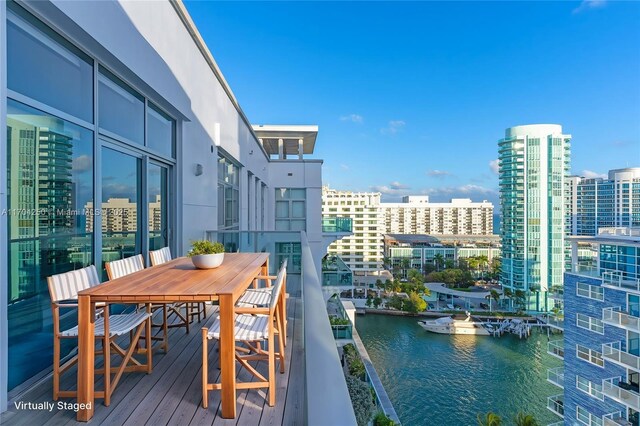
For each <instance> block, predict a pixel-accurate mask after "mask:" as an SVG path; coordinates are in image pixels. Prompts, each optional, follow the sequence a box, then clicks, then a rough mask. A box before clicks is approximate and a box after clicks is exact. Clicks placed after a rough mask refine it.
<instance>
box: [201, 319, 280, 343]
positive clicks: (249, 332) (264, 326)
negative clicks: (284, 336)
mask: <svg viewBox="0 0 640 426" xmlns="http://www.w3.org/2000/svg"><path fill="white" fill-rule="evenodd" d="M235 327H236V331H235V339H236V340H243V341H254V340H264V339H266V338H267V337H268V336H269V316H268V315H245V314H241V315H236V324H235ZM207 337H208V338H209V339H220V317H218V318H216V320H215V321H214V323H213V325H212V326H211V328H210V329H209V333H208V334H207Z"/></svg>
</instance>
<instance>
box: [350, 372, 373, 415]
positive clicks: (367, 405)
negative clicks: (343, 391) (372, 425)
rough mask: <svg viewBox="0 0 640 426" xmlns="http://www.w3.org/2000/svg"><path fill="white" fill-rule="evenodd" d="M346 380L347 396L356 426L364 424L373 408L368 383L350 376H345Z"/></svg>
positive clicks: (371, 413)
mask: <svg viewBox="0 0 640 426" xmlns="http://www.w3.org/2000/svg"><path fill="white" fill-rule="evenodd" d="M346 380H347V389H349V396H350V397H351V405H353V411H354V413H355V415H356V421H357V422H358V426H366V425H367V424H368V423H369V420H370V419H371V417H372V416H373V412H374V410H375V405H373V400H372V399H371V392H370V391H369V385H368V384H366V383H365V382H363V381H362V380H358V379H356V378H355V377H351V376H347V377H346Z"/></svg>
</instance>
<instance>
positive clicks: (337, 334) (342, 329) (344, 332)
mask: <svg viewBox="0 0 640 426" xmlns="http://www.w3.org/2000/svg"><path fill="white" fill-rule="evenodd" d="M331 331H333V338H334V339H336V340H337V339H352V338H353V326H352V325H351V324H345V325H336V324H332V325H331Z"/></svg>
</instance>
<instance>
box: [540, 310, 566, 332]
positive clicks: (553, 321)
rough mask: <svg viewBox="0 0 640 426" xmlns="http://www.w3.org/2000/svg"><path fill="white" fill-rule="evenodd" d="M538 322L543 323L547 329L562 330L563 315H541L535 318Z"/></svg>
mask: <svg viewBox="0 0 640 426" xmlns="http://www.w3.org/2000/svg"><path fill="white" fill-rule="evenodd" d="M536 317H537V318H538V320H539V321H542V322H544V323H545V324H547V325H548V326H549V327H552V328H555V329H557V330H561V331H562V330H564V314H563V313H558V314H541V315H537V316H536Z"/></svg>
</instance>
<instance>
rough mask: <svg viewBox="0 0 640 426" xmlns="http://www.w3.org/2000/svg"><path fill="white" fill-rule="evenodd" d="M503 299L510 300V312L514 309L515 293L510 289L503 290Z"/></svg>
mask: <svg viewBox="0 0 640 426" xmlns="http://www.w3.org/2000/svg"><path fill="white" fill-rule="evenodd" d="M502 297H504V298H505V299H509V310H512V309H513V292H512V291H511V289H510V288H505V289H503V290H502Z"/></svg>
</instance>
